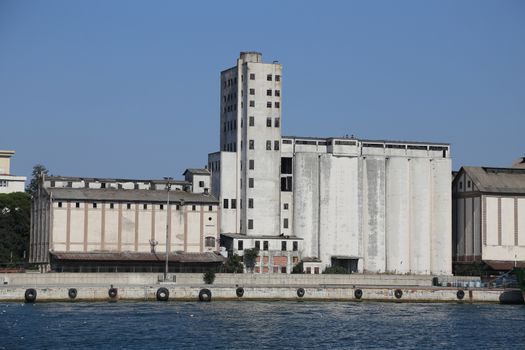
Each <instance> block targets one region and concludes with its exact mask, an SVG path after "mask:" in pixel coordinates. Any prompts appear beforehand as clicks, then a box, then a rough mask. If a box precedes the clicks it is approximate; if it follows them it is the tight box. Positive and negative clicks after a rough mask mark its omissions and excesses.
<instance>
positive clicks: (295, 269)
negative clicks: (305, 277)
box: [292, 261, 304, 273]
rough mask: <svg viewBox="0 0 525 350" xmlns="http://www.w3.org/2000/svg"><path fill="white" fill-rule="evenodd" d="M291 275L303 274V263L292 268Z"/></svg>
mask: <svg viewBox="0 0 525 350" xmlns="http://www.w3.org/2000/svg"><path fill="white" fill-rule="evenodd" d="M292 273H304V268H303V262H302V261H301V262H300V263H298V264H296V265H295V266H294V267H293V269H292Z"/></svg>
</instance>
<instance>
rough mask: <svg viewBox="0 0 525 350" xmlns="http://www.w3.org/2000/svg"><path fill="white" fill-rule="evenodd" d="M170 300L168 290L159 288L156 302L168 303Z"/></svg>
mask: <svg viewBox="0 0 525 350" xmlns="http://www.w3.org/2000/svg"><path fill="white" fill-rule="evenodd" d="M169 298H170V291H169V290H168V288H164V287H160V288H159V289H157V300H158V301H168V299H169Z"/></svg>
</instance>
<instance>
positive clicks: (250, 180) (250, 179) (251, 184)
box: [248, 177, 253, 188]
mask: <svg viewBox="0 0 525 350" xmlns="http://www.w3.org/2000/svg"><path fill="white" fill-rule="evenodd" d="M248 187H249V188H253V177H249V178H248Z"/></svg>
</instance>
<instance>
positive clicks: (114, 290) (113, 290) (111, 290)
mask: <svg viewBox="0 0 525 350" xmlns="http://www.w3.org/2000/svg"><path fill="white" fill-rule="evenodd" d="M108 295H109V297H110V298H116V297H117V295H118V289H117V288H114V287H111V288H109V290H108Z"/></svg>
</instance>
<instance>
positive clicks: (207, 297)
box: [199, 288, 211, 301]
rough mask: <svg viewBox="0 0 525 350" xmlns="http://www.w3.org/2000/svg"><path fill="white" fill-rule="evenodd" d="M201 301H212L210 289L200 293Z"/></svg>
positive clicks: (204, 289) (202, 290)
mask: <svg viewBox="0 0 525 350" xmlns="http://www.w3.org/2000/svg"><path fill="white" fill-rule="evenodd" d="M199 300H200V301H211V291H210V290H209V289H206V288H203V289H201V290H200V292H199Z"/></svg>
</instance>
